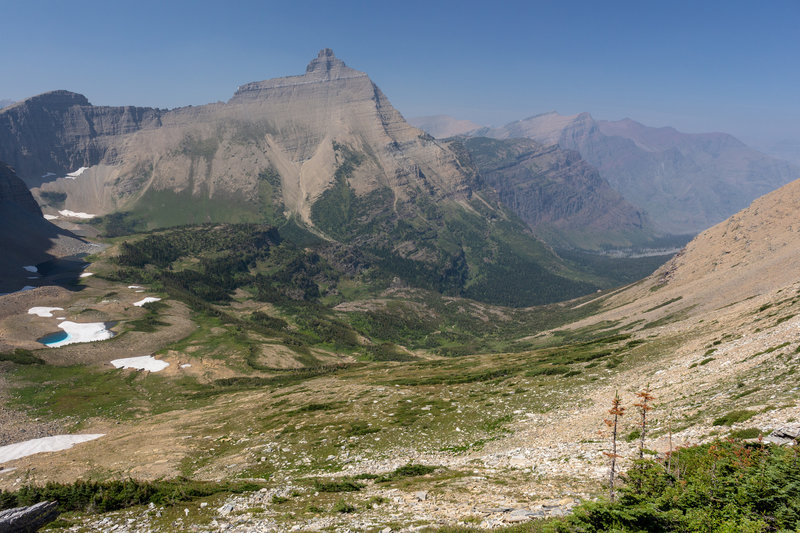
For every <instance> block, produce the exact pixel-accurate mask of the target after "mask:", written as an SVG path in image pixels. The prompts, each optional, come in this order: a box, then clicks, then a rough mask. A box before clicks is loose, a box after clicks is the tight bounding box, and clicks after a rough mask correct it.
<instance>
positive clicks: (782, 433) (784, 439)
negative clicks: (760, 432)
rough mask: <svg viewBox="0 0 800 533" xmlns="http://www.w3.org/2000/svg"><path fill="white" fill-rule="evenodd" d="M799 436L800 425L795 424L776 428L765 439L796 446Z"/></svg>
mask: <svg viewBox="0 0 800 533" xmlns="http://www.w3.org/2000/svg"><path fill="white" fill-rule="evenodd" d="M799 438H800V426H795V427H784V428H779V429H776V430H774V431H773V432H772V433H770V434H769V435H768V436H767V437H766V438H765V439H764V440H766V441H767V442H771V443H773V444H777V445H778V446H794V445H795V444H796V443H797V440H798V439H799Z"/></svg>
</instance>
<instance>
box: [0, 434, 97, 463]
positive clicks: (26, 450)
mask: <svg viewBox="0 0 800 533" xmlns="http://www.w3.org/2000/svg"><path fill="white" fill-rule="evenodd" d="M103 435H105V433H96V434H89V435H55V436H53V437H43V438H41V439H33V440H26V441H24V442H17V443H15V444H9V445H7V446H0V463H5V462H8V461H13V460H14V459H19V458H21V457H27V456H29V455H33V454H35V453H42V452H59V451H61V450H68V449H70V448H72V447H73V446H74V445H75V444H78V443H81V442H87V441H90V440H94V439H99V438H100V437H102V436H103Z"/></svg>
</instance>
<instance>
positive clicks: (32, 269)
mask: <svg viewBox="0 0 800 533" xmlns="http://www.w3.org/2000/svg"><path fill="white" fill-rule="evenodd" d="M22 268H24V269H25V270H27V271H28V272H33V273H36V272H39V269H38V268H36V267H35V266H33V265H30V266H24V267H22Z"/></svg>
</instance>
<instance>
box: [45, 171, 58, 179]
mask: <svg viewBox="0 0 800 533" xmlns="http://www.w3.org/2000/svg"><path fill="white" fill-rule="evenodd" d="M55 175H56V174H55V173H54V172H48V173H47V174H42V179H46V178H52V177H53V176H55Z"/></svg>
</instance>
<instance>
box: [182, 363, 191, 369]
mask: <svg viewBox="0 0 800 533" xmlns="http://www.w3.org/2000/svg"><path fill="white" fill-rule="evenodd" d="M190 366H192V365H190V364H189V363H184V364H182V365H181V368H189V367H190Z"/></svg>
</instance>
